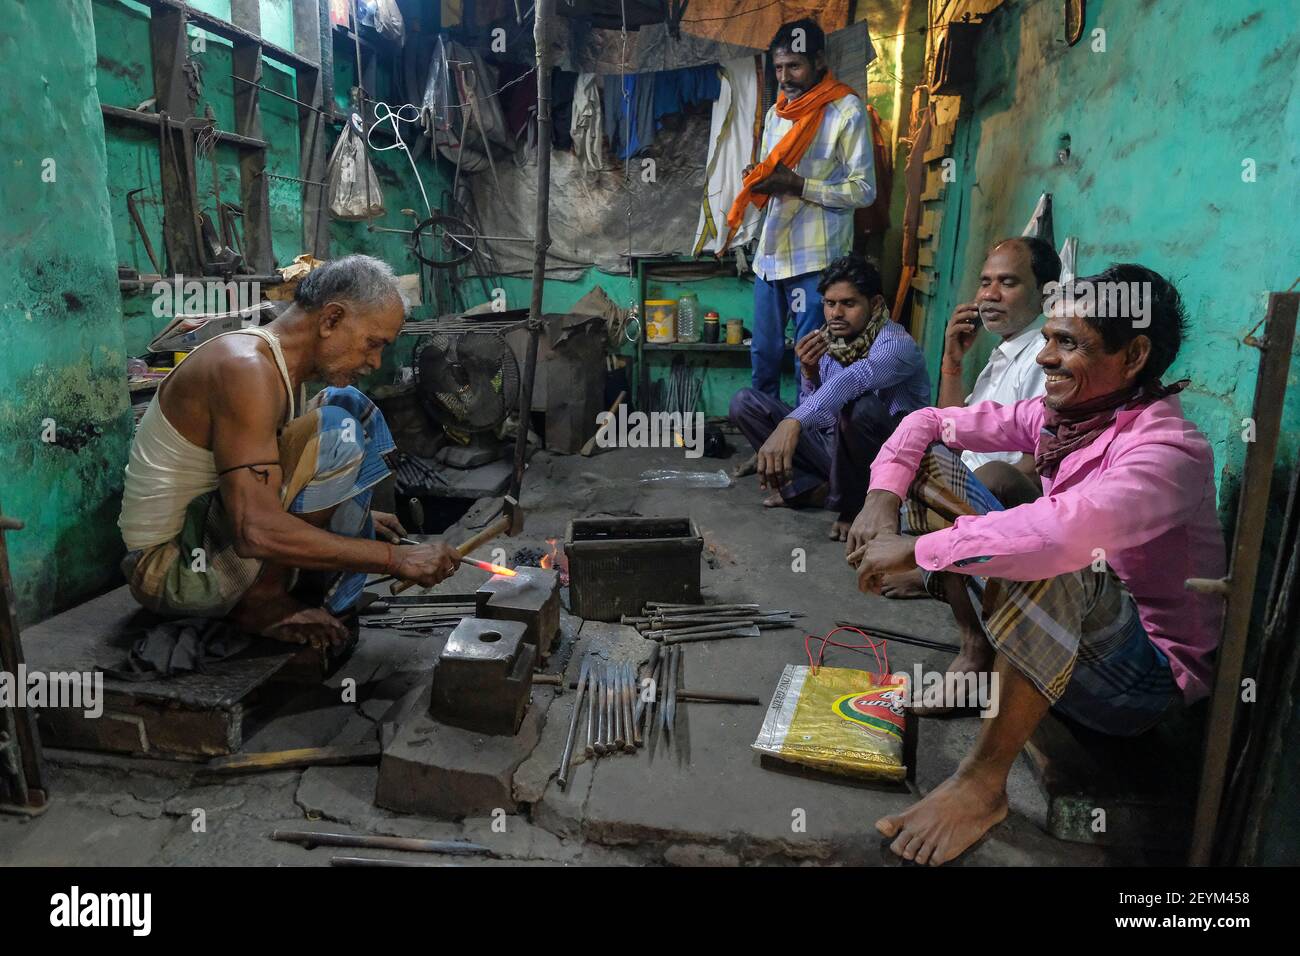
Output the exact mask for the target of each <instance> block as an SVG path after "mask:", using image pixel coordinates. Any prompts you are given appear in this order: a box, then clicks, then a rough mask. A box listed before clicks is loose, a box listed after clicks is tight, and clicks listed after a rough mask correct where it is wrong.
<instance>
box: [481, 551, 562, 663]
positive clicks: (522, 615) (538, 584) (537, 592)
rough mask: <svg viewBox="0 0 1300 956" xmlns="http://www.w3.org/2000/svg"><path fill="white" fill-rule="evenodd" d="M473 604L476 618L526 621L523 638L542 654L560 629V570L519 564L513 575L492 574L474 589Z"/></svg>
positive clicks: (549, 647)
mask: <svg viewBox="0 0 1300 956" xmlns="http://www.w3.org/2000/svg"><path fill="white" fill-rule="evenodd" d="M475 608H476V610H475V614H476V616H477V617H479V618H486V619H490V620H493V621H520V622H522V623H524V624H526V625H528V629H527V631H525V632H524V640H525V641H526V642H528V643H529V644H532V645H534V646H536V648H537V655H538V657H541V658H544V657H546V656H547V655H548V654H550V652H551V644H552V643H553V642H554V640H555V635H556V634H558V633H559V630H560V575H559V572H558V571H556V570H555V569H553V568H550V569H548V568H529V567H522V568H516V569H515V575H514V576H513V577H506V576H505V575H503V574H494V575H493V576H492V577H491V578H490V579H488V581H487V582H486V583H485V584H483V585H482V586H480V587H479V589H478V591H477V592H476V593H475Z"/></svg>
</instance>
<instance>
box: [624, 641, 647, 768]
mask: <svg viewBox="0 0 1300 956" xmlns="http://www.w3.org/2000/svg"><path fill="white" fill-rule="evenodd" d="M639 683H640V682H639V681H638V680H637V666H636V664H634V663H632V662H631V661H629V662H628V665H627V692H628V701H627V707H628V713H629V714H630V715H631V721H632V746H633V749H635V748H636V747H640V746H641V744H642V743H644V741H643V740H642V737H641V720H640V717H641V713H640V711H639V710H638V709H637V701H639V700H640V699H641V694H640V688H639V687H638V686H637V685H638V684H639Z"/></svg>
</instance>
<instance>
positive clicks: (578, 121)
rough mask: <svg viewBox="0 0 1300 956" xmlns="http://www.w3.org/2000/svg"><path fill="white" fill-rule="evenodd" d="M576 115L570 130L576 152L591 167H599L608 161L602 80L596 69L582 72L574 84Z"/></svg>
mask: <svg viewBox="0 0 1300 956" xmlns="http://www.w3.org/2000/svg"><path fill="white" fill-rule="evenodd" d="M572 112H573V115H572V118H571V119H570V122H569V132H570V134H571V135H572V140H573V153H574V155H575V156H577V157H578V162H579V164H580V165H581V166H582V167H583V168H584V169H588V170H593V171H594V170H598V169H600V168H601V167H602V166H603V165H604V163H605V158H604V152H605V151H604V147H603V146H602V130H603V129H604V125H603V123H602V120H601V111H600V81H599V80H598V79H597V78H596V74H595V73H579V74H578V77H577V84H576V85H575V86H574V88H573V111H572Z"/></svg>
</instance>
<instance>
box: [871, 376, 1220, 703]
mask: <svg viewBox="0 0 1300 956" xmlns="http://www.w3.org/2000/svg"><path fill="white" fill-rule="evenodd" d="M1045 414H1046V409H1045V408H1044V406H1043V399H1042V398H1041V397H1039V398H1029V399H1025V400H1024V401H1020V402H1016V403H1014V404H1012V405H998V404H996V403H995V402H980V403H978V404H976V405H972V406H969V407H965V408H961V407H951V408H922V409H920V410H919V411H915V412H912V413H911V414H910V415H908V416H907V417H906V418H904V419H903V421H902V422H901V423H900V424H899V426H898V428H897V430H896V431H895V432H894V434H893V436H892V437H891V438H890V439H889V441H887V442H886V443H885V445H884V447H883V448H881V450H880V454H879V455H877V456H876V460H875V462H874V463H873V464H872V466H871V490H872V491H875V490H877V489H879V490H883V491H892V492H893V493H894V494H896V495H898V496H899V497H900V498H904V497H906V495H907V490H908V486H909V485H911V483H912V479H913V477H914V476H915V474H916V469H917V466H918V465H919V464H920V461H921V456H922V455H923V454H925V450H926V448H927V447H928V446H929V445H930V444H931V443H932V442H936V441H941V440H942V441H944V444H946V445H947V446H948V447H949V448H953V449H958V450H967V449H969V450H971V451H1020V452H1026V453H1028V454H1033V452H1034V448H1035V446H1036V444H1037V442H1038V436H1039V433H1040V432H1041V430H1042V424H1043V418H1044V415H1045ZM1097 549H1101V551H1100V552H1098V550H1097ZM1098 557H1101V558H1102V559H1103V560H1105V561H1106V563H1107V564H1109V566H1110V567H1111V568H1113V569H1114V570H1115V573H1116V574H1117V575H1119V578H1120V580H1121V581H1123V582H1124V584H1125V585H1126V586H1127V587H1128V589H1129V593H1131V594H1132V595H1133V599H1134V600H1135V601H1136V602H1137V606H1138V612H1139V615H1140V617H1141V619H1142V626H1143V627H1144V628H1145V629H1146V632H1147V635H1148V636H1149V637H1150V638H1151V642H1152V643H1153V644H1155V645H1156V646H1157V647H1158V648H1160V650H1161V651H1163V652H1164V654H1165V655H1166V656H1167V657H1168V658H1169V666H1170V669H1171V670H1172V671H1173V676H1174V680H1175V681H1177V683H1178V686H1179V687H1180V688H1181V689H1182V691H1183V696H1184V698H1185V699H1186V700H1187V701H1188V702H1189V703H1190V702H1191V701H1194V700H1197V699H1198V698H1201V697H1205V696H1208V694H1209V689H1210V679H1211V675H1212V673H1213V665H1212V663H1211V660H1210V656H1211V654H1212V653H1213V652H1214V649H1215V648H1216V647H1217V646H1218V644H1219V635H1220V630H1221V626H1222V621H1223V600H1222V598H1219V597H1216V596H1214V595H1210V594H1197V593H1194V592H1192V591H1188V590H1186V588H1184V587H1183V582H1184V581H1186V580H1187V579H1188V578H1221V577H1223V576H1224V574H1225V573H1226V564H1227V562H1226V552H1225V548H1224V543H1223V532H1222V530H1221V529H1220V527H1219V520H1218V515H1217V513H1216V511H1215V494H1214V456H1213V454H1212V452H1211V450H1210V444H1209V442H1208V441H1206V439H1205V436H1204V435H1202V434H1201V433H1200V432H1199V431H1197V430H1196V427H1195V426H1194V425H1193V424H1192V423H1191V422H1189V421H1188V420H1187V419H1186V418H1184V417H1183V411H1182V403H1181V402H1180V401H1179V399H1178V396H1177V395H1172V396H1170V397H1168V398H1164V399H1161V400H1160V401H1157V402H1153V403H1151V404H1150V405H1147V406H1145V407H1142V408H1137V409H1122V410H1120V411H1119V412H1118V413H1117V414H1116V416H1115V421H1114V422H1113V423H1112V424H1111V426H1110V427H1109V428H1108V429H1106V431H1104V432H1102V434H1101V435H1100V436H1098V438H1097V439H1096V440H1095V441H1094V442H1093V443H1092V444H1090V445H1088V446H1087V447H1086V448H1082V449H1080V450H1078V451H1076V452H1074V453H1073V454H1071V455H1069V456H1068V457H1066V458H1065V459H1064V460H1062V461H1061V463H1060V468H1059V470H1058V471H1057V473H1056V477H1055V478H1053V479H1048V478H1044V479H1043V496H1042V497H1041V498H1039V499H1038V500H1037V501H1033V502H1030V503H1029V504H1025V505H1020V506H1019V507H1016V508H1009V509H1007V510H1006V511H995V512H991V513H990V514H986V515H973V516H967V517H962V518H958V519H957V521H956V523H955V524H954V525H953V526H952V527H951V528H945V529H944V530H942V531H935V532H933V533H931V534H926V535H922V536H921V537H920V538H918V539H917V542H916V562H917V564H918V565H919V566H920V567H922V568H925V569H927V570H930V571H956V572H958V573H961V574H978V575H980V576H987V577H998V578H1007V579H1009V580H1012V581H1037V580H1043V579H1046V578H1049V577H1055V576H1056V575H1059V574H1066V573H1069V572H1071V571H1079V570H1081V569H1083V568H1086V567H1088V566H1089V565H1091V564H1092V563H1093V562H1094V561H1095V560H1096V559H1097V558H1098ZM980 558H986V559H987V560H975V559H980Z"/></svg>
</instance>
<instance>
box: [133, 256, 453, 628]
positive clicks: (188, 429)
mask: <svg viewBox="0 0 1300 956" xmlns="http://www.w3.org/2000/svg"><path fill="white" fill-rule="evenodd" d="M403 314H404V307H403V304H402V300H401V297H400V295H399V294H398V291H397V285H396V282H395V281H394V278H393V273H392V270H391V269H389V267H388V266H387V265H385V264H384V263H382V262H380V261H379V260H378V259H372V258H370V257H368V256H347V257H345V258H342V259H336V260H334V261H332V262H328V263H326V264H325V265H323V266H321V267H320V268H318V269H316V270H315V271H313V272H311V273H310V274H308V275H307V276H306V277H305V278H304V279H303V280H302V281H301V283H299V285H298V288H297V291H296V292H295V295H294V301H293V305H292V306H291V307H290V308H289V309H287V310H286V311H285V313H284V314H283V315H281V316H280V317H279V318H278V319H276V320H275V321H274V322H271V323H270V324H269V325H266V326H262V327H260V328H248V329H240V330H237V331H234V332H228V333H226V334H224V335H220V336H217V337H216V338H213V339H211V340H209V341H208V342H205V343H204V344H203V345H201V346H200V347H199V348H197V349H195V350H194V352H193V353H192V354H191V355H190V356H189V357H188V358H187V359H186V360H185V362H184V363H182V364H181V365H179V366H178V367H177V368H176V370H175V371H173V372H172V373H171V374H170V375H169V376H168V377H167V379H166V380H165V381H164V382H163V383H162V385H160V386H159V388H158V393H157V395H156V396H155V397H154V399H153V401H152V402H151V403H150V405H149V408H148V410H147V411H146V412H145V415H144V418H143V419H142V420H141V422H140V427H139V429H138V430H137V431H136V435H135V440H134V442H133V443H132V445H131V453H130V458H129V460H128V463H127V466H126V487H125V491H124V494H123V499H122V515H121V518H120V519H119V522H118V523H119V526H120V527H121V529H122V537H123V540H124V541H125V543H126V547H127V555H126V557H125V558H124V559H123V564H122V569H123V573H124V574H125V575H126V579H127V582H128V584H129V585H130V588H131V593H132V594H133V595H134V596H135V598H136V600H138V601H139V602H140V603H141V604H143V605H144V606H145V607H147V608H149V609H150V610H153V611H157V612H159V613H163V614H173V615H181V616H198V617H214V618H216V617H229V619H230V620H231V621H232V622H233V623H235V624H236V625H238V626H239V627H240V628H241V629H242V630H244V631H247V632H249V633H252V634H258V635H262V636H265V637H270V638H274V639H276V640H282V641H288V642H291V643H304V644H305V643H310V644H312V645H313V646H316V647H322V648H323V647H328V646H334V645H339V644H342V643H344V642H345V641H346V640H347V639H348V637H349V631H348V628H347V627H346V626H345V625H344V624H343V622H342V621H341V620H340V617H342V616H344V615H346V614H347V613H348V611H349V610H350V609H351V608H352V606H353V605H354V604H355V603H356V600H357V598H358V597H359V596H360V593H361V588H362V586H363V585H364V583H365V579H366V575H367V574H368V573H382V574H392V575H395V576H396V577H398V578H400V579H402V580H408V581H415V582H417V583H419V584H423V585H432V584H436V583H437V582H438V581H441V580H443V579H444V578H446V577H447V576H448V575H450V574H452V573H453V572H454V571H455V569H456V566H457V563H458V560H459V559H458V557H457V553H456V551H455V549H453V548H450V547H448V546H447V545H445V544H443V543H441V542H439V543H433V544H424V545H416V546H398V545H395V544H392V543H388V542H389V541H396V540H398V537H399V535H400V534H402V533H403V532H402V529H401V527H400V525H398V523H397V520H396V518H394V517H393V516H392V515H388V514H381V513H378V512H375V513H372V512H371V511H370V497H371V493H372V491H373V489H374V486H375V485H376V484H378V483H379V482H380V481H382V480H383V479H384V478H385V477H387V475H388V474H389V467H388V465H387V463H386V462H385V458H386V456H388V455H389V454H390V453H391V452H392V451H393V447H394V446H393V439H392V436H391V435H390V434H389V431H388V427H387V425H386V424H385V423H384V419H383V416H382V415H381V414H380V412H379V410H378V409H377V408H375V406H374V405H373V404H371V402H370V400H369V399H367V398H366V397H365V396H364V395H363V394H362V393H361V392H359V391H358V390H357V389H355V388H353V387H351V386H352V383H353V382H356V381H358V380H359V379H360V378H361V377H362V376H364V375H366V374H368V373H369V372H371V371H373V370H375V369H377V368H379V365H380V361H381V355H382V352H383V349H384V347H385V346H388V345H391V344H392V342H393V341H394V339H396V337H397V335H398V332H399V331H400V330H401V327H402V321H403ZM308 381H322V382H326V383H328V385H329V386H330V387H327V388H325V389H324V390H323V391H322V392H320V393H319V394H318V395H317V396H316V397H315V398H314V399H313V400H312V401H311V402H310V403H308V404H306V405H304V404H303V403H302V402H301V398H300V396H301V393H302V391H303V385H304V384H305V383H306V382H308ZM376 527H378V528H379V530H380V531H381V533H382V534H383V535H384V537H385V538H387V539H388V541H382V542H381V541H376V540H375V529H376ZM291 590H292V591H293V594H291V593H290V592H291ZM304 593H307V594H310V595H311V597H310V598H304V597H303V596H302V595H303V594H304Z"/></svg>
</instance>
